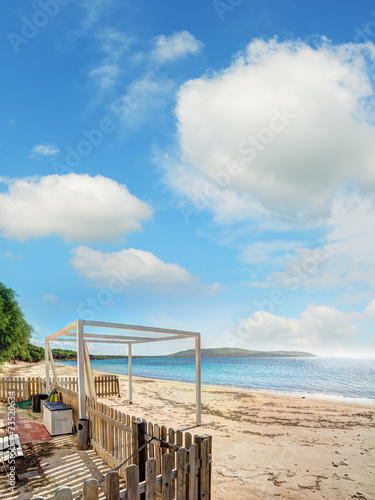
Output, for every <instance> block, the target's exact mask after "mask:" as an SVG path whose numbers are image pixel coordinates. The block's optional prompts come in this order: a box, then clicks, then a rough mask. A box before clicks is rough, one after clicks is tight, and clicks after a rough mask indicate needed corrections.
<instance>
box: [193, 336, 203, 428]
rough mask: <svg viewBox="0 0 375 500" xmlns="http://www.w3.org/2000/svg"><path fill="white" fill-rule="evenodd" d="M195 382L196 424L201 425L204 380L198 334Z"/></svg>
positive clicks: (196, 338)
mask: <svg viewBox="0 0 375 500" xmlns="http://www.w3.org/2000/svg"><path fill="white" fill-rule="evenodd" d="M195 384H196V412H197V415H196V424H197V425H201V423H202V410H201V406H202V397H201V390H202V380H201V337H200V335H197V336H196V337H195Z"/></svg>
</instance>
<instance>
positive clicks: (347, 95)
mask: <svg viewBox="0 0 375 500" xmlns="http://www.w3.org/2000/svg"><path fill="white" fill-rule="evenodd" d="M374 54H375V48H374V46H373V44H371V43H368V44H366V45H355V44H346V45H341V46H333V45H331V44H330V43H328V42H327V41H326V40H324V39H323V40H321V41H320V42H319V43H318V44H317V46H316V47H315V48H314V47H310V46H308V45H306V44H305V43H303V42H301V41H290V42H278V41H277V40H270V41H268V42H265V41H262V40H254V41H253V42H251V43H250V44H249V46H248V48H247V50H246V51H244V52H241V53H239V54H238V55H237V57H236V59H235V60H234V62H233V63H232V64H231V65H230V66H229V67H228V68H227V69H225V70H224V71H222V72H220V73H216V74H214V75H213V76H205V77H202V78H198V79H196V80H191V81H188V82H187V83H186V84H185V85H183V86H182V87H181V88H180V90H179V92H178V95H177V106H176V115H177V119H178V132H179V140H180V147H181V162H182V163H184V164H185V167H184V168H185V169H186V170H187V171H190V178H191V179H194V182H195V184H194V183H193V182H192V183H191V184H190V186H189V185H188V186H187V185H186V184H185V183H184V181H183V180H182V177H181V175H180V173H181V172H180V170H181V167H180V165H177V166H175V165H171V164H169V165H168V166H167V168H168V172H167V182H168V183H169V185H170V186H171V187H172V189H173V190H174V191H176V192H177V193H178V194H180V195H181V196H183V197H185V198H187V199H188V200H189V201H190V202H191V203H192V204H193V205H194V206H196V205H197V203H196V198H197V193H196V183H197V181H196V180H195V179H196V178H200V179H201V182H206V183H207V182H208V183H211V184H212V185H214V186H217V185H219V190H220V191H223V192H226V193H230V194H231V197H232V199H233V200H235V204H236V205H237V210H233V204H229V205H228V210H227V211H225V209H224V212H227V217H225V213H223V208H222V204H220V203H218V200H220V198H221V196H222V195H221V194H219V195H217V196H215V197H213V199H211V198H210V196H207V195H204V193H203V197H204V198H205V199H206V202H207V206H206V208H208V209H209V210H211V211H212V212H213V213H215V215H216V220H218V221H219V222H232V221H233V220H238V218H239V216H238V211H241V204H240V202H242V205H243V206H245V207H248V206H252V207H254V209H253V211H252V210H247V214H246V209H245V212H242V213H245V214H246V215H245V216H246V217H247V218H249V219H252V218H255V219H257V218H258V217H259V214H260V211H261V210H263V211H264V212H265V214H269V213H270V214H272V217H273V218H274V221H275V220H276V221H277V220H281V221H284V222H285V223H288V224H293V225H296V224H298V225H314V224H318V225H319V224H321V223H322V221H326V219H327V218H328V217H329V216H330V205H331V203H332V201H333V200H334V199H335V197H336V195H337V192H338V190H339V189H341V188H342V187H343V186H346V185H354V186H357V188H358V189H359V190H360V192H361V193H368V192H369V191H371V190H373V189H374V187H375V170H374V168H373V165H374V161H375V129H374V126H373V124H371V116H372V115H371V113H372V111H371V105H370V104H369V102H370V100H371V98H373V88H372V82H371V80H370V76H369V74H371V73H370V72H369V70H368V65H369V62H370V61H371V62H372V61H374V60H375V55H374ZM181 162H180V163H181ZM228 172H229V173H228ZM185 177H186V175H185ZM189 188H190V189H189ZM220 210H221V211H220ZM265 218H267V215H265ZM276 224H278V222H276Z"/></svg>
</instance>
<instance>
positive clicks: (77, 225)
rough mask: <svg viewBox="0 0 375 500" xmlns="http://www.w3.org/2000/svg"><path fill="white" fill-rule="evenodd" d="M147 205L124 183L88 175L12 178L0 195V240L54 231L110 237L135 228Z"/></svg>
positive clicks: (74, 236)
mask: <svg viewBox="0 0 375 500" xmlns="http://www.w3.org/2000/svg"><path fill="white" fill-rule="evenodd" d="M151 215H152V211H151V208H150V207H149V205H147V204H146V203H145V202H143V201H141V200H139V199H138V198H137V197H135V196H133V195H132V194H130V193H129V191H128V189H127V187H126V186H125V185H123V184H118V183H117V182H116V181H114V180H112V179H109V178H106V177H103V176H100V175H98V176H95V177H90V176H89V175H88V174H84V175H78V174H75V173H71V174H67V175H48V176H45V177H40V178H38V179H36V180H25V179H20V180H16V181H15V182H14V183H13V184H10V185H9V186H8V192H2V193H0V231H1V232H2V233H3V235H4V236H5V237H6V238H11V239H18V240H21V241H23V240H26V239H28V238H38V237H46V236H51V235H58V236H61V237H63V238H64V239H65V240H67V241H72V240H76V241H108V240H115V239H116V238H119V237H121V236H123V235H125V234H126V233H129V232H131V231H139V230H141V228H142V225H141V223H142V221H143V220H146V219H148V218H150V217H151Z"/></svg>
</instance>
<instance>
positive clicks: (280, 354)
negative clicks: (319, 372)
mask: <svg viewBox="0 0 375 500" xmlns="http://www.w3.org/2000/svg"><path fill="white" fill-rule="evenodd" d="M194 356H195V350H194V349H187V350H186V351H180V352H176V353H174V354H170V355H169V356H165V357H167V358H193V357H194ZM231 357H232V358H234V357H236V358H315V357H316V356H315V354H311V353H309V352H300V351H250V350H248V349H237V348H234V347H218V348H215V349H202V358H231Z"/></svg>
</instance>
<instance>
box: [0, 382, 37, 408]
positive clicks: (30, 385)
mask: <svg viewBox="0 0 375 500" xmlns="http://www.w3.org/2000/svg"><path fill="white" fill-rule="evenodd" d="M39 392H40V381H39V377H28V378H26V377H2V378H0V401H2V402H4V401H7V400H8V398H9V397H10V396H12V399H14V400H15V401H27V400H28V399H30V397H31V396H32V395H33V394H38V393H39Z"/></svg>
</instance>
